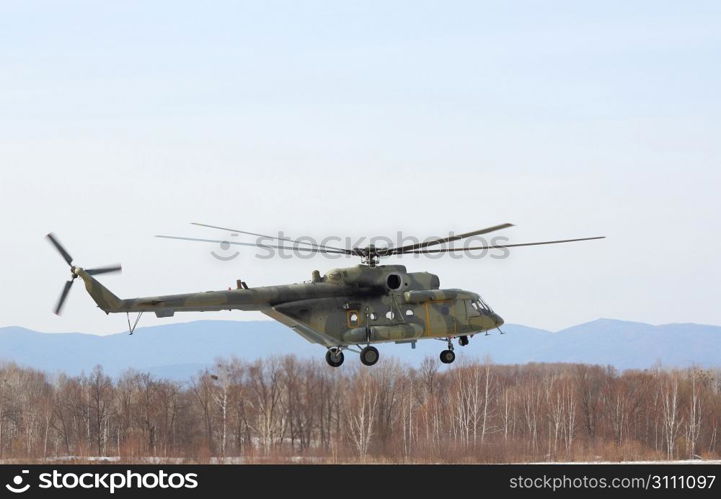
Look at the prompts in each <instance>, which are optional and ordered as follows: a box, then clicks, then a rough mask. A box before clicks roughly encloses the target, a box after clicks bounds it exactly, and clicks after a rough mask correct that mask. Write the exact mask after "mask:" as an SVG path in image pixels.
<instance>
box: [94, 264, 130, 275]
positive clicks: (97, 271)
mask: <svg viewBox="0 0 721 499" xmlns="http://www.w3.org/2000/svg"><path fill="white" fill-rule="evenodd" d="M122 270H123V268H122V267H121V266H120V265H109V266H107V267H96V268H94V269H85V272H87V273H88V274H90V275H98V274H109V273H110V272H120V271H122Z"/></svg>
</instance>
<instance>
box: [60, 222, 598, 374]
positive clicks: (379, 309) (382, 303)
mask: <svg viewBox="0 0 721 499" xmlns="http://www.w3.org/2000/svg"><path fill="white" fill-rule="evenodd" d="M195 225H200V226H204V227H210V228H214V229H222V230H227V231H230V232H234V233H242V234H248V235H254V236H259V237H263V238H267V239H268V240H269V241H270V240H275V242H274V243H270V242H268V243H266V242H263V243H260V242H255V243H251V242H247V243H246V242H238V241H234V242H228V241H221V240H215V239H200V238H189V237H179V236H162V235H160V236H157V237H161V238H167V239H180V240H190V241H201V242H215V243H224V244H235V245H242V246H258V247H261V248H277V249H292V250H300V251H307V252H310V253H325V254H335V255H346V256H354V257H359V258H360V259H361V263H360V264H359V265H356V266H353V267H345V268H335V269H331V270H329V271H328V272H327V273H325V274H324V275H321V274H320V272H319V271H318V270H314V271H313V272H312V275H311V279H310V281H306V282H303V283H298V284H283V285H278V286H261V287H253V288H251V287H249V286H248V284H247V283H245V282H244V281H242V280H238V281H237V283H236V288H235V289H230V288H229V289H228V290H221V291H206V292H199V293H186V294H175V295H165V296H149V297H141V298H128V299H121V298H118V297H117V296H116V295H115V294H113V293H112V292H111V291H110V290H109V289H108V288H106V287H105V286H103V285H102V284H101V283H100V282H99V281H98V280H97V279H96V278H95V276H97V275H101V274H107V273H112V272H119V271H121V270H122V269H121V266H120V265H111V266H106V267H98V268H91V269H84V268H82V267H79V266H76V265H74V264H73V259H72V257H71V256H70V254H69V253H68V252H67V250H66V249H65V248H64V247H63V246H62V245H61V244H60V242H59V240H58V238H57V237H56V236H55V235H54V234H53V233H50V234H47V236H46V237H47V239H48V240H49V241H50V243H52V245H53V246H54V247H55V249H57V251H58V252H59V253H60V255H61V256H62V257H63V259H64V260H65V262H66V263H67V264H68V265H69V266H70V273H71V277H70V280H68V281H67V282H66V283H65V286H64V287H63V289H62V292H61V294H60V297H59V299H58V302H57V305H56V307H55V313H56V314H57V315H60V313H61V310H62V308H63V305H64V304H65V300H66V298H67V296H68V293H69V291H70V289H71V287H72V285H73V282H74V281H75V279H77V278H78V277H79V278H81V279H82V280H83V281H84V283H85V288H86V290H87V292H88V293H89V294H90V296H91V298H92V299H93V300H94V301H95V303H96V304H97V306H98V307H99V308H100V309H101V310H102V311H103V312H105V313H106V314H111V313H123V312H124V313H126V314H127V315H128V328H129V330H130V334H132V333H133V331H134V330H135V327H136V326H137V324H138V321H139V320H140V317H141V316H142V314H143V313H145V312H153V313H155V315H156V316H157V317H172V316H173V315H174V314H175V313H176V312H207V311H220V310H242V311H260V312H262V313H263V314H265V315H267V316H268V317H270V318H272V319H274V320H276V321H278V322H280V323H281V324H284V325H285V326H288V327H289V328H291V329H292V330H293V331H295V332H296V333H298V334H299V335H300V336H302V337H303V338H305V339H306V340H307V341H309V342H311V343H315V344H319V345H321V346H323V347H325V348H326V354H325V360H326V362H327V363H328V365H330V366H332V367H339V366H341V365H342V364H343V361H344V353H343V352H344V351H351V352H355V353H358V354H359V356H360V361H361V363H362V364H364V365H366V366H372V365H374V364H376V363H377V362H378V359H379V358H380V353H379V351H378V349H377V348H376V347H375V346H374V345H377V344H382V343H390V342H393V343H401V344H402V343H407V344H410V345H411V347H412V348H415V345H416V342H417V341H418V340H423V339H430V338H435V339H438V340H441V341H443V342H445V343H446V345H447V347H446V348H445V349H444V350H443V351H441V353H440V360H441V362H442V363H444V364H450V363H452V362H453V361H454V360H455V358H456V354H455V353H454V345H453V340H454V339H457V342H458V344H459V345H460V346H466V345H468V343H469V339H470V338H471V337H472V336H473V335H475V334H478V333H482V332H486V331H489V330H493V329H498V330H499V331H500V327H501V326H502V325H503V324H504V321H503V318H501V316H500V315H498V314H497V313H496V312H494V311H493V309H492V308H491V307H490V306H489V305H488V304H487V303H486V302H485V301H484V300H483V299H482V298H481V296H480V295H479V294H478V293H475V292H472V291H466V290H462V289H456V288H451V289H441V286H440V279H439V277H438V276H437V275H435V274H432V273H429V272H408V270H407V269H406V267H405V266H403V265H380V260H381V259H383V258H387V257H391V256H400V255H408V254H431V253H449V252H458V251H474V250H489V249H496V248H498V249H503V248H512V247H520V246H538V245H547V244H560V243H571V242H578V241H590V240H594V239H603V238H605V236H595V237H584V238H576V239H562V240H554V241H541V242H532V243H516V244H502V245H498V244H486V245H483V246H472V247H469V248H453V247H446V246H444V245H446V244H448V243H452V242H454V241H459V240H462V239H466V238H469V237H473V236H480V235H484V234H489V233H491V232H496V231H499V230H502V229H506V228H509V227H512V226H513V224H510V223H504V224H500V225H495V226H492V227H487V228H484V229H479V230H475V231H471V232H466V233H462V234H457V235H451V236H449V237H444V238H434V239H430V240H426V241H424V242H419V243H415V244H409V245H403V246H398V247H376V246H375V245H373V244H370V245H368V246H366V247H353V248H341V247H335V246H328V245H325V244H316V243H311V242H307V241H300V240H294V239H290V238H286V237H272V236H264V235H262V234H256V233H253V232H247V231H241V230H236V229H229V228H225V227H218V226H214V225H207V224H200V223H195ZM288 243H293V244H294V246H293V247H290V246H288ZM131 312H137V313H138V316H137V318H136V319H135V323H134V324H132V325H131V323H130V313H131ZM501 332H502V331H501Z"/></svg>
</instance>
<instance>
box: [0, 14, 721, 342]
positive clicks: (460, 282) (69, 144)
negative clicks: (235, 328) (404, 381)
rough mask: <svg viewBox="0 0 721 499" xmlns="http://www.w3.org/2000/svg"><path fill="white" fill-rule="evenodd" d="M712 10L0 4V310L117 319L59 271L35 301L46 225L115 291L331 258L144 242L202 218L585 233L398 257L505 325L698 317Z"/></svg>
mask: <svg viewBox="0 0 721 499" xmlns="http://www.w3.org/2000/svg"><path fill="white" fill-rule="evenodd" d="M719 26H721V4H720V3H718V2H659V1H654V2H650V1H649V2H627V1H624V2H608V1H606V2H594V3H591V2H535V1H527V2H521V1H505V2H450V1H443V2H422V1H413V2H393V1H383V2H371V1H367V2H342V1H333V2H330V1H329V2H272V1H263V2H192V3H191V2H148V1H144V2H112V3H111V2H102V3H101V2H90V1H87V2H62V3H60V2H34V1H3V2H2V3H0V209H1V210H0V212H1V213H2V215H1V216H2V225H3V230H4V236H3V244H2V246H1V247H0V257H1V258H2V261H3V262H4V264H5V270H4V272H3V279H2V282H3V286H2V287H1V289H0V303H2V304H3V305H2V308H0V310H1V313H0V325H15V324H17V325H23V326H28V327H34V328H37V329H41V330H56V331H57V330H82V331H94V332H108V331H118V330H120V329H122V327H123V321H124V320H125V319H124V317H120V316H114V317H111V318H106V317H104V315H103V314H102V313H101V312H99V311H98V310H97V309H95V308H94V305H93V304H92V302H91V301H90V299H89V298H88V297H87V296H85V295H84V293H82V292H81V289H80V286H76V288H77V289H74V290H73V296H71V298H70V300H69V302H68V305H67V307H66V313H65V315H64V316H63V317H62V318H56V317H55V316H53V315H52V314H51V312H50V310H51V308H52V305H53V303H54V301H55V299H56V297H57V293H58V292H59V291H60V288H61V286H62V282H63V281H64V280H65V279H66V278H67V271H66V268H65V267H63V265H64V264H63V262H62V261H61V260H60V259H59V258H58V257H57V255H55V254H53V252H52V250H51V249H50V248H49V247H48V245H47V244H46V243H45V241H43V239H42V236H43V235H44V234H45V233H46V232H48V231H50V230H54V231H56V232H57V233H58V234H59V236H60V237H61V239H62V240H63V242H64V243H65V244H66V245H67V246H68V247H69V249H70V250H71V252H72V253H73V255H74V256H75V257H76V260H77V261H78V263H80V264H83V265H94V264H104V263H111V262H115V261H121V262H122V263H123V265H124V269H125V272H124V274H123V275H122V276H119V277H107V278H105V279H104V282H106V284H107V285H108V286H109V287H110V288H111V289H113V290H114V291H116V292H117V293H118V294H119V295H121V296H124V297H129V296H137V295H152V294H160V293H170V292H181V291H195V290H206V289H222V288H224V287H226V286H228V285H230V284H231V283H233V282H234V281H235V279H236V278H237V277H243V278H244V279H246V280H248V281H249V282H250V283H251V284H253V285H261V284H276V283H282V282H286V281H298V280H302V279H307V278H308V277H309V275H310V271H311V270H312V269H314V268H319V269H321V270H326V269H327V268H329V267H333V266H336V265H337V264H338V262H336V261H326V260H323V259H322V258H319V259H316V260H312V261H299V262H287V261H278V262H270V263H268V262H264V263H262V264H261V263H260V262H259V261H258V260H256V259H254V258H252V256H251V255H252V252H247V254H244V255H243V258H242V259H238V260H235V261H234V262H233V263H232V264H220V263H218V262H217V261H215V260H213V259H212V258H211V257H210V256H209V255H208V251H209V249H210V248H207V247H202V248H201V247H198V246H193V245H190V244H183V243H177V244H175V243H173V242H169V241H160V240H156V239H153V238H152V237H151V236H152V234H155V233H168V232H170V233H177V234H183V235H191V236H193V235H195V236H207V235H208V234H207V233H205V232H202V231H200V230H199V229H196V228H192V227H190V226H187V222H190V221H196V220H197V221H203V222H208V223H217V224H226V225H234V226H238V227H239V228H245V229H248V230H251V231H259V232H274V231H276V230H284V231H286V233H289V234H291V235H296V236H297V235H304V234H310V235H314V236H323V235H326V234H338V235H340V234H349V235H351V236H359V235H363V234H369V233H370V234H383V233H394V232H395V231H396V230H398V229H404V230H406V231H407V232H409V233H415V234H418V235H419V236H421V237H425V236H426V235H429V234H440V233H443V232H444V231H447V230H455V231H464V230H470V229H473V228H476V227H482V226H486V225H495V224H497V223H501V222H506V221H510V222H513V223H516V224H517V225H518V227H517V228H514V229H512V231H509V232H508V235H509V237H511V238H512V239H513V241H515V242H521V241H527V240H534V239H548V238H563V237H574V236H588V235H596V234H606V235H607V236H609V239H607V240H606V241H602V242H599V243H585V244H579V245H576V246H568V247H555V248H526V249H519V250H516V251H515V252H514V253H513V255H512V257H511V258H510V259H508V260H505V261H501V262H499V261H487V262H486V261H484V262H477V261H473V262H467V263H462V262H458V261H456V260H450V259H449V260H413V259H408V260H403V261H402V262H403V263H405V264H406V265H408V267H409V269H410V270H430V271H433V272H435V273H438V274H440V276H441V282H442V284H443V285H444V286H447V287H463V288H467V289H471V290H474V291H478V292H480V293H481V294H482V295H484V296H485V297H486V299H487V300H488V301H489V302H490V303H491V304H492V305H493V306H494V307H495V308H496V309H497V311H498V312H499V313H500V314H501V315H502V316H503V317H504V318H506V320H507V321H509V322H515V323H524V324H528V325H532V326H539V327H547V328H551V329H558V328H562V327H565V326H569V325H572V324H575V323H578V322H582V321H586V320H592V319H595V318H597V317H615V318H622V319H630V320H641V321H648V322H653V323H662V322H686V321H689V322H690V321H695V322H707V323H714V324H721V312H719V308H718V307H717V305H716V301H717V300H718V295H719V294H718V291H717V289H718V282H719V278H720V277H721V264H720V263H719V258H718V255H719V250H721V238H720V237H719V232H720V231H719V229H721V227H720V225H721V224H720V223H719V208H718V207H719V201H718V192H719V187H721V173H720V168H719V167H720V166H721V161H720V160H721V145H720V144H719V137H720V136H721V99H720V96H719V88H721V64H720V62H721V30H719ZM348 263H349V264H350V263H353V262H351V261H349V262H348ZM399 263H400V262H399ZM197 317H199V315H186V316H182V315H179V316H176V318H175V319H163V320H155V319H148V320H147V321H146V323H154V322H169V321H170V320H175V321H177V320H188V319H191V318H197ZM202 317H206V318H210V317H212V318H236V319H244V318H257V316H254V315H252V314H245V315H244V314H241V313H236V314H228V313H225V314H205V315H203V316H202Z"/></svg>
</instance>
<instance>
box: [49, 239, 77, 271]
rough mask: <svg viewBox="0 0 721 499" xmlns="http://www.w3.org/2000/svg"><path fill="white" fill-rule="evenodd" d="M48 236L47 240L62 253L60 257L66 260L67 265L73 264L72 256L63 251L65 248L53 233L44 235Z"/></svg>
mask: <svg viewBox="0 0 721 499" xmlns="http://www.w3.org/2000/svg"><path fill="white" fill-rule="evenodd" d="M45 237H47V238H48V241H50V242H51V243H52V245H53V246H55V249H56V250H58V252H59V253H60V254H61V255H62V257H63V258H64V259H65V261H66V262H68V265H70V266H71V267H72V266H73V257H71V256H70V253H68V252H67V251H65V248H63V245H62V244H60V241H58V239H57V237H55V234H53V233H52V232H51V233H50V234H48V235H47V236H45Z"/></svg>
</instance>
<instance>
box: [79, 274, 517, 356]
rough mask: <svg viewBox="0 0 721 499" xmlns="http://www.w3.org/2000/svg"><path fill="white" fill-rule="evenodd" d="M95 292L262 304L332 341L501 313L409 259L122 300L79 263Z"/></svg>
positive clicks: (310, 334)
mask: <svg viewBox="0 0 721 499" xmlns="http://www.w3.org/2000/svg"><path fill="white" fill-rule="evenodd" d="M72 272H73V273H74V274H75V275H76V276H78V277H80V278H82V279H83V281H84V282H85V287H86V288H87V290H88V292H89V293H90V296H91V297H92V298H93V299H94V300H95V302H96V303H97V304H98V307H100V308H101V309H102V310H103V311H104V312H105V313H116V312H153V313H155V314H156V315H157V316H158V317H170V316H173V315H174V314H175V312H209V311H219V310H257V311H260V312H262V313H264V314H265V315H267V316H269V317H271V318H273V319H275V320H277V321H278V322H281V323H282V324H285V325H286V326H289V327H290V328H292V329H293V330H294V331H296V332H297V333H298V334H300V335H301V336H303V337H304V338H305V339H306V340H308V341H310V342H312V343H318V344H321V345H323V346H325V347H328V348H332V349H335V348H343V347H347V346H349V345H361V344H363V345H368V344H372V343H382V342H409V343H411V342H414V341H416V340H419V339H424V338H447V339H450V338H452V337H467V336H470V335H473V334H475V333H478V332H482V331H487V330H490V329H494V328H497V327H499V326H500V325H502V324H503V319H502V318H501V317H500V316H498V315H497V314H496V313H495V312H493V310H491V308H490V307H489V306H488V305H486V304H485V303H484V302H483V300H482V299H481V298H480V296H479V295H478V294H476V293H473V292H470V291H464V290H461V289H440V280H439V278H438V276H436V275H434V274H430V273H427V272H407V270H406V268H405V267H404V266H403V265H378V266H372V265H357V266H355V267H347V268H338V269H333V270H331V271H329V272H328V273H327V274H325V275H324V276H321V275H320V273H319V272H318V271H314V272H313V276H312V279H311V280H310V281H308V282H304V283H299V284H289V285H280V286H264V287H257V288H247V286H245V285H244V283H241V282H240V281H239V282H238V288H237V289H229V290H222V291H207V292H202V293H189V294H176V295H166V296H151V297H144V298H130V299H120V298H118V297H117V296H115V295H114V294H113V293H112V292H111V291H110V290H108V289H107V288H106V287H105V286H103V285H102V284H100V282H98V281H97V280H96V279H95V278H94V277H93V276H92V275H90V274H89V273H88V272H86V271H85V270H83V269H82V268H79V267H72Z"/></svg>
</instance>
